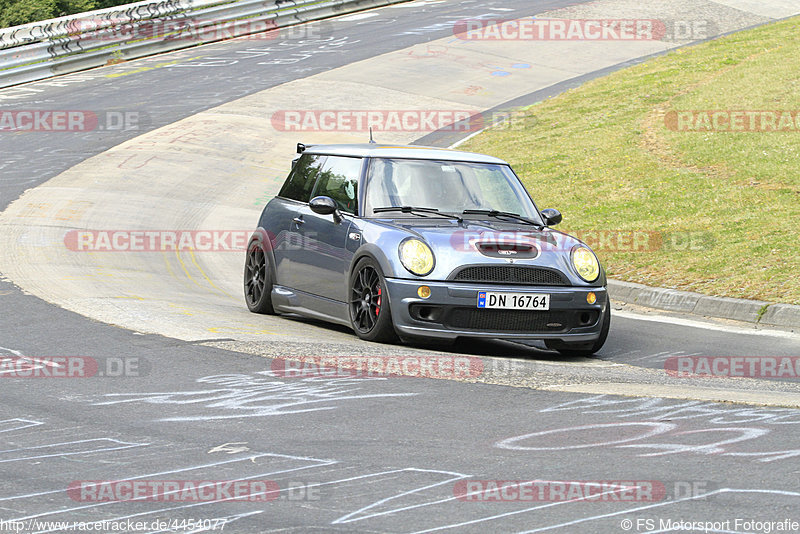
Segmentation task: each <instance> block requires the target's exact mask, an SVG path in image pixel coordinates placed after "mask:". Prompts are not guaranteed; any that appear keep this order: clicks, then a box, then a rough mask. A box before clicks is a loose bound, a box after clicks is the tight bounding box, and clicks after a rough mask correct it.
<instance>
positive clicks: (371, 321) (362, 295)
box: [347, 258, 397, 343]
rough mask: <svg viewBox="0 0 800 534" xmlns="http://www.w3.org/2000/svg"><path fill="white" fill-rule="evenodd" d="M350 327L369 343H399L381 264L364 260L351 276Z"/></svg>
mask: <svg viewBox="0 0 800 534" xmlns="http://www.w3.org/2000/svg"><path fill="white" fill-rule="evenodd" d="M347 293H348V295H349V302H348V308H349V310H350V325H351V326H352V328H353V330H354V331H355V333H356V335H357V336H358V337H360V338H361V339H364V340H366V341H377V342H379V343H389V342H393V341H397V334H396V333H395V330H394V325H393V324H392V312H391V309H390V307H389V299H388V297H387V292H386V279H385V278H384V277H383V272H381V268H380V266H379V265H378V263H377V262H376V261H375V260H373V259H372V258H362V259H361V260H359V261H358V263H357V264H356V266H355V268H354V269H353V272H352V273H351V274H350V283H349V287H348V291H347Z"/></svg>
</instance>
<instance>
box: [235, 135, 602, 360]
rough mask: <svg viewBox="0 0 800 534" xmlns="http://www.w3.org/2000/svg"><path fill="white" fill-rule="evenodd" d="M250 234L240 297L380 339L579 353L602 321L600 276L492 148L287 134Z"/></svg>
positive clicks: (556, 216) (592, 259)
mask: <svg viewBox="0 0 800 534" xmlns="http://www.w3.org/2000/svg"><path fill="white" fill-rule="evenodd" d="M298 153H299V154H300V156H299V157H298V158H296V159H295V161H294V164H293V168H292V171H291V172H290V173H289V176H288V177H287V179H286V182H285V183H284V184H283V187H282V188H281V190H280V192H279V193H278V195H277V196H276V197H275V198H273V199H272V200H270V201H269V202H268V203H267V205H266V207H265V208H264V211H263V212H262V213H261V218H260V219H259V223H258V229H257V230H256V231H255V233H254V234H253V236H252V237H251V238H250V241H249V243H248V247H247V258H246V263H245V270H244V293H245V300H246V302H247V307H248V308H249V309H250V311H252V312H256V313H268V314H273V313H278V312H283V313H297V314H300V315H304V316H307V317H313V318H317V319H323V320H325V321H330V322H334V323H339V324H343V325H347V326H349V327H351V328H352V329H353V330H354V331H355V333H356V334H357V335H358V336H359V337H360V338H362V339H366V340H370V341H382V342H390V341H394V340H397V339H398V337H399V338H400V339H402V340H412V339H419V338H428V339H431V338H438V339H455V338H458V337H481V338H504V339H538V340H544V342H545V344H546V346H547V347H548V348H550V349H554V350H557V351H559V352H561V353H563V354H568V355H589V354H592V353H594V352H596V351H598V350H599V349H600V347H602V346H603V343H604V342H605V340H606V337H607V335H608V330H609V325H610V322H611V312H610V306H609V300H608V295H607V293H606V287H605V286H606V277H605V272H604V271H603V268H602V267H601V266H600V264H599V262H598V261H597V258H596V256H595V254H594V253H593V252H592V251H591V250H590V249H589V247H587V246H586V245H585V244H584V243H583V242H581V241H579V240H578V239H575V238H574V237H571V236H569V235H566V234H564V233H561V232H558V231H557V230H553V229H551V228H550V227H551V226H553V225H555V224H557V223H558V222H560V221H561V214H560V213H559V212H558V211H556V210H552V209H546V210H542V211H539V209H538V208H537V207H536V205H535V204H534V203H533V201H532V200H531V198H530V196H529V195H528V193H527V191H526V190H525V188H524V187H523V185H522V184H521V183H520V181H519V179H518V178H517V176H516V174H514V171H512V170H511V167H510V166H509V165H508V163H506V162H505V161H502V160H500V159H497V158H494V157H491V156H485V155H481V154H473V153H467V152H459V151H453V150H443V149H437V148H428V147H419V146H386V145H380V144H375V143H370V144H363V145H325V146H322V145H316V146H304V145H302V144H298Z"/></svg>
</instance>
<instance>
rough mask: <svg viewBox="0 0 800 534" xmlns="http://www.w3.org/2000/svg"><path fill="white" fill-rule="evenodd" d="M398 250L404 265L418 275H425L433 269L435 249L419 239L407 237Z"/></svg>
mask: <svg viewBox="0 0 800 534" xmlns="http://www.w3.org/2000/svg"><path fill="white" fill-rule="evenodd" d="M398 252H399V254H400V262H401V263H402V264H403V267H405V268H406V269H408V270H409V271H410V272H412V273H414V274H416V275H417V276H425V275H426V274H430V272H431V271H432V270H433V265H434V259H433V251H432V250H431V248H430V247H429V246H428V245H426V244H425V243H423V242H422V241H420V240H419V239H406V240H405V241H403V242H402V243H400V249H399V251H398Z"/></svg>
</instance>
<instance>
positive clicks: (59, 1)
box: [0, 0, 130, 28]
mask: <svg viewBox="0 0 800 534" xmlns="http://www.w3.org/2000/svg"><path fill="white" fill-rule="evenodd" d="M128 3H130V0H0V28H8V27H10V26H19V25H20V24H27V23H28V22H36V21H38V20H47V19H53V18H56V17H64V16H66V15H74V14H75V13H82V12H84V11H92V10H94V9H103V8H106V7H113V6H119V5H122V4H128Z"/></svg>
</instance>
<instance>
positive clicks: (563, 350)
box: [544, 297, 611, 358]
mask: <svg viewBox="0 0 800 534" xmlns="http://www.w3.org/2000/svg"><path fill="white" fill-rule="evenodd" d="M610 329H611V301H610V299H608V297H606V309H605V312H604V313H603V326H602V327H601V329H600V337H599V338H597V341H595V342H594V343H585V344H572V343H561V342H558V341H545V342H544V344H545V345H546V346H547V348H548V349H550V350H557V351H558V352H559V354H561V355H562V356H567V357H570V358H573V357H574V358H579V357H584V358H585V357H587V356H591V355H593V354H594V353H595V352H597V351H599V350H600V349H601V348H603V345H605V343H606V339H607V338H608V331H609V330H610Z"/></svg>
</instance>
